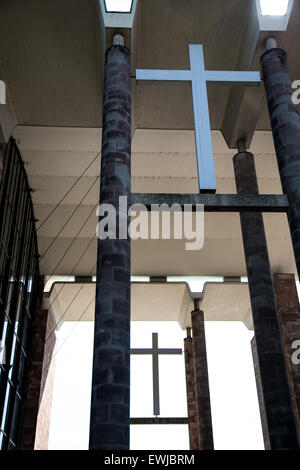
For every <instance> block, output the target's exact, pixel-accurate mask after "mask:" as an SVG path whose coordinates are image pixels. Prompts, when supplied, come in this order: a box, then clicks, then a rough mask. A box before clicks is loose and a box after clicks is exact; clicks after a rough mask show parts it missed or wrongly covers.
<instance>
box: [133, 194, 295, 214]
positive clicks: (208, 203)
mask: <svg viewBox="0 0 300 470" xmlns="http://www.w3.org/2000/svg"><path fill="white" fill-rule="evenodd" d="M130 202H131V204H143V205H145V206H146V208H147V210H150V208H151V204H159V205H161V204H168V205H169V206H172V205H173V204H179V205H180V206H184V204H192V205H193V210H195V206H196V204H203V205H204V211H205V212H287V211H288V208H289V203H288V199H287V197H286V196H285V195H282V194H261V195H252V194H251V195H250V194H249V195H247V194H246V195H239V194H156V193H155V194H150V193H132V194H131V196H130Z"/></svg>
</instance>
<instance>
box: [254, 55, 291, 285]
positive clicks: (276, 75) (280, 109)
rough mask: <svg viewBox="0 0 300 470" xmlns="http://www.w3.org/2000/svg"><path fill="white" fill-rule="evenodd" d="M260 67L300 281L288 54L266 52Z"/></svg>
mask: <svg viewBox="0 0 300 470" xmlns="http://www.w3.org/2000/svg"><path fill="white" fill-rule="evenodd" d="M261 66H262V76H263V80H264V85H265V90H266V95H267V102H268V108H269V114H270V120H271V126H272V132H273V139H274V144H275V150H276V156H277V161H278V167H279V173H280V179H281V184H282V189H283V193H284V194H286V196H287V197H288V201H289V205H290V207H289V210H288V221H289V226H290V231H291V237H292V243H293V248H294V254H295V260H296V265H297V270H298V275H299V277H300V116H299V113H298V110H297V108H296V105H295V104H294V103H293V102H292V93H293V90H292V84H291V77H290V72H289V67H288V61H287V54H286V52H285V51H284V50H283V49H279V48H276V49H270V50H268V51H266V52H265V53H264V54H263V55H262V57H261Z"/></svg>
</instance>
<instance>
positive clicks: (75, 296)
mask: <svg viewBox="0 0 300 470" xmlns="http://www.w3.org/2000/svg"><path fill="white" fill-rule="evenodd" d="M96 266H97V263H96V264H94V266H93V268H92V269H91V271H90V274H89V275H91V273H93V271H94V269H95V268H96ZM69 284H70V283H69ZM86 284H87V283H86V282H83V283H82V284H81V287H80V288H79V289H78V291H77V292H76V294H75V295H74V297H73V299H72V300H71V302H70V303H69V305H68V306H67V308H66V309H65V310H64V312H63V314H62V316H61V317H60V319H59V321H58V322H57V323H56V324H55V326H54V328H53V330H52V331H51V333H50V334H49V336H48V337H47V338H46V340H45V343H47V341H48V340H49V338H50V337H51V335H52V334H53V333H54V331H55V330H56V328H57V327H58V325H59V324H60V323H61V321H62V319H63V318H64V317H65V316H66V313H67V312H68V310H69V308H70V307H71V305H73V303H74V301H75V299H76V298H77V297H78V295H79V293H80V292H81V290H82V289H83V287H84V286H85V285H86ZM66 285H68V283H65V284H64V285H63V287H62V288H61V290H60V291H59V293H58V294H57V295H56V297H55V299H57V297H58V295H59V294H60V292H61V291H62V289H63V288H64V287H65V286H66ZM55 299H54V300H53V301H52V302H51V304H50V305H49V307H48V310H49V309H50V307H51V306H52V305H53V303H54V301H55Z"/></svg>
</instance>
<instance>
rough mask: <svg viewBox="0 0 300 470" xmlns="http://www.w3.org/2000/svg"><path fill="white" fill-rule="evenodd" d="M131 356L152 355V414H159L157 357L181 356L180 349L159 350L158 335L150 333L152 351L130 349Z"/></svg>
mask: <svg viewBox="0 0 300 470" xmlns="http://www.w3.org/2000/svg"><path fill="white" fill-rule="evenodd" d="M130 352H131V354H141V355H144V354H151V355H152V377H153V414H154V415H155V416H158V415H159V414H160V404H159V369H158V357H159V355H160V354H167V355H169V354H182V349H160V348H159V347H158V334H157V333H152V349H131V350H130Z"/></svg>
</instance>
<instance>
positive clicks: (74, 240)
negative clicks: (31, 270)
mask: <svg viewBox="0 0 300 470" xmlns="http://www.w3.org/2000/svg"><path fill="white" fill-rule="evenodd" d="M98 205H99V204H98V202H97V204H95V206H94V207H93V209H92V211H91V212H90V213H89V215H88V217H87V218H86V219H85V221H84V222H83V224H82V226H81V227H80V229H79V231H78V232H77V234H76V236H75V237H74V238H73V239H72V241H71V243H70V245H69V246H68V248H67V250H66V251H65V253H64V254H63V256H62V257H61V258H60V260H59V262H58V263H57V264H56V266H55V268H54V269H53V270H52V273H51V274H50V276H49V278H48V279H47V282H45V285H44V288H45V286H46V284H47V283H48V282H49V280H50V279H51V277H52V276H53V274H54V273H55V271H56V270H57V268H58V266H59V265H60V264H61V262H62V260H63V259H64V258H65V256H66V255H67V254H68V252H69V251H70V249H71V248H72V246H73V245H74V243H75V242H76V240H77V238H78V236H79V234H80V232H81V231H82V230H83V228H84V226H85V224H86V223H87V221H88V220H89V218H90V217H91V215H92V214H93V212H95V210H96V208H97V207H98ZM93 240H94V237H93V238H92V239H91V241H93ZM73 269H74V268H73Z"/></svg>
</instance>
